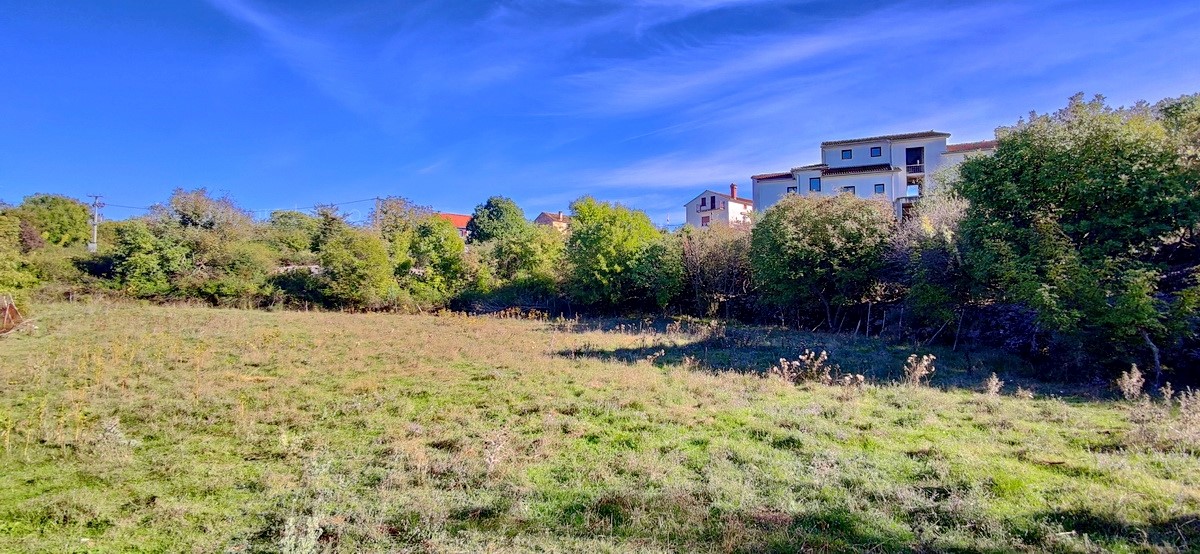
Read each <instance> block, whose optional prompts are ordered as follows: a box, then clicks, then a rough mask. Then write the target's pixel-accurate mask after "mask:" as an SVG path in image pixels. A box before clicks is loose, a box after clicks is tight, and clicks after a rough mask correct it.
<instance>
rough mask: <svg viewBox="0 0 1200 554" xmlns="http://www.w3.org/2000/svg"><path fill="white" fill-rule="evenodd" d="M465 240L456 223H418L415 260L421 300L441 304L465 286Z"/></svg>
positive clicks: (432, 218)
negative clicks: (455, 225)
mask: <svg viewBox="0 0 1200 554" xmlns="http://www.w3.org/2000/svg"><path fill="white" fill-rule="evenodd" d="M464 247H465V245H464V244H463V240H462V237H461V236H460V235H459V234H458V229H456V228H455V227H454V225H453V224H452V223H450V222H449V221H446V220H445V219H442V218H440V217H436V216H430V217H426V218H424V219H422V220H421V221H420V222H419V223H417V226H416V229H415V230H414V233H413V242H412V248H411V256H412V260H413V269H414V270H415V271H414V272H413V273H414V277H415V282H416V284H417V285H418V287H417V290H418V292H419V296H420V297H422V298H423V299H425V300H428V301H431V302H434V303H437V304H441V303H444V302H445V301H446V300H447V299H449V297H450V296H451V295H452V294H454V293H456V292H458V291H459V290H461V286H462V285H463V284H464V282H463V281H464V275H465V269H464V263H463V250H464Z"/></svg>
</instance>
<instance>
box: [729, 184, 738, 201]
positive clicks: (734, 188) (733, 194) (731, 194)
mask: <svg viewBox="0 0 1200 554" xmlns="http://www.w3.org/2000/svg"><path fill="white" fill-rule="evenodd" d="M729 197H730V198H732V199H734V200H737V183H729Z"/></svg>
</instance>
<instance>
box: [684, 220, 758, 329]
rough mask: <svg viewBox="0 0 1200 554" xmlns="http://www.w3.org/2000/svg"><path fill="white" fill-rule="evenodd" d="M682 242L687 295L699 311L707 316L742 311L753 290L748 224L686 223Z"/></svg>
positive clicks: (733, 313) (697, 311)
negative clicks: (692, 225)
mask: <svg viewBox="0 0 1200 554" xmlns="http://www.w3.org/2000/svg"><path fill="white" fill-rule="evenodd" d="M681 242H682V251H683V252H682V258H683V269H684V278H685V284H686V287H687V296H688V297H689V300H690V303H691V304H693V305H694V309H695V311H696V313H698V314H699V315H702V316H705V317H712V316H715V315H717V314H718V313H723V315H724V316H725V317H729V316H731V315H737V314H740V313H742V312H743V310H742V309H741V308H744V307H745V306H746V304H748V303H749V300H750V299H749V296H750V293H751V291H752V290H753V288H752V281H751V270H750V229H749V227H746V226H729V225H714V226H712V227H709V228H708V229H706V230H703V231H698V230H696V229H692V228H690V227H686V228H684V230H683V231H682V236H681Z"/></svg>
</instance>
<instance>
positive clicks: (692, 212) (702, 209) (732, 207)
mask: <svg viewBox="0 0 1200 554" xmlns="http://www.w3.org/2000/svg"><path fill="white" fill-rule="evenodd" d="M683 206H684V208H686V211H687V224H688V225H691V226H693V227H697V228H700V229H705V228H708V227H711V226H713V225H716V224H718V223H720V224H724V225H736V224H749V223H750V217H751V214H752V213H753V212H754V202H753V201H752V200H750V199H748V198H741V197H739V196H738V190H737V184H730V185H729V194H723V193H720V192H715V191H711V190H706V191H704V192H702V193H700V196H697V197H695V198H693V199H692V200H691V202H688V203H687V204H684V205H683Z"/></svg>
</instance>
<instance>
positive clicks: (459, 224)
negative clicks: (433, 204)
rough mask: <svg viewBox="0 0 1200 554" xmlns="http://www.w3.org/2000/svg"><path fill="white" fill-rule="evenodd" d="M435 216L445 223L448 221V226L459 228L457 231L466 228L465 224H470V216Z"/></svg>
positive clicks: (446, 214)
mask: <svg viewBox="0 0 1200 554" xmlns="http://www.w3.org/2000/svg"><path fill="white" fill-rule="evenodd" d="M437 215H438V217H440V218H442V219H444V220H446V221H449V222H450V224H452V225H454V226H455V227H456V228H459V229H465V228H466V227H467V224H468V223H470V222H471V216H469V215H463V214H449V213H439V214H437Z"/></svg>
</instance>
